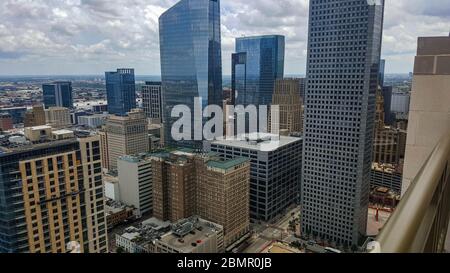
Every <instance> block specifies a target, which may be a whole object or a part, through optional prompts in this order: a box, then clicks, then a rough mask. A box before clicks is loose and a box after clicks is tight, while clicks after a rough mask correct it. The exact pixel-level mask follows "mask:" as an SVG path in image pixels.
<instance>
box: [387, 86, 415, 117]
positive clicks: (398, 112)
mask: <svg viewBox="0 0 450 273" xmlns="http://www.w3.org/2000/svg"><path fill="white" fill-rule="evenodd" d="M410 103H411V93H410V92H404V91H394V92H392V100H391V112H392V113H393V115H394V116H395V119H408V115H409V106H410Z"/></svg>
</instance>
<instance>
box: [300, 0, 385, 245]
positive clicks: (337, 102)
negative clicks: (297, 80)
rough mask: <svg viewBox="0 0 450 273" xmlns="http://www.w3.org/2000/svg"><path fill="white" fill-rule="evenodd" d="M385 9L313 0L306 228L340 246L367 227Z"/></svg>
mask: <svg viewBox="0 0 450 273" xmlns="http://www.w3.org/2000/svg"><path fill="white" fill-rule="evenodd" d="M372 2H373V3H372ZM383 15H384V1H383V0H381V1H367V0H310V5H309V41H308V43H309V46H308V64H307V81H308V82H307V91H306V106H305V107H306V109H305V114H306V115H305V127H304V131H305V133H304V153H303V174H302V191H301V192H302V196H301V199H302V213H301V229H302V232H303V233H305V234H310V235H313V236H316V237H319V238H321V239H324V240H327V241H330V242H334V243H336V244H337V245H348V246H349V245H357V244H358V243H360V239H361V238H362V236H363V235H365V233H366V226H367V213H368V211H367V210H368V202H369V184H370V177H369V176H370V169H371V162H372V141H373V134H374V132H373V130H374V119H375V117H374V115H375V94H376V90H377V86H378V73H379V68H380V51H381V38H382V26H383Z"/></svg>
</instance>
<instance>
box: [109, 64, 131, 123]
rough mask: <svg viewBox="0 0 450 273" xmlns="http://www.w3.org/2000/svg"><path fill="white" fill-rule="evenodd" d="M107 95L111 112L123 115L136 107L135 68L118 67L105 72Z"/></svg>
mask: <svg viewBox="0 0 450 273" xmlns="http://www.w3.org/2000/svg"><path fill="white" fill-rule="evenodd" d="M105 78H106V95H107V100H108V111H109V113H110V114H114V115H118V116H123V115H126V113H128V112H130V111H131V109H134V108H136V86H135V80H134V69H130V68H123V69H117V71H116V72H105Z"/></svg>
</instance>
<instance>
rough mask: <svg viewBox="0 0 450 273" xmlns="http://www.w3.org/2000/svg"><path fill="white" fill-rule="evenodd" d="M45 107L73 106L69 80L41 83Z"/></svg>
mask: <svg viewBox="0 0 450 273" xmlns="http://www.w3.org/2000/svg"><path fill="white" fill-rule="evenodd" d="M42 91H43V96H44V105H45V108H49V107H66V108H73V95H72V83H71V82H54V83H48V84H43V85H42Z"/></svg>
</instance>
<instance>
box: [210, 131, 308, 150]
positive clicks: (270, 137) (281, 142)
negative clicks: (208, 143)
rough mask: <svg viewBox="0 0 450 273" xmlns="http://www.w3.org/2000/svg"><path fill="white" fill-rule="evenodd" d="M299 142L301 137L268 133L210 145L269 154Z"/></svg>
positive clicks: (249, 135) (214, 142)
mask: <svg viewBox="0 0 450 273" xmlns="http://www.w3.org/2000/svg"><path fill="white" fill-rule="evenodd" d="M300 140H302V138H301V137H289V136H278V135H274V134H269V133H251V134H248V135H240V136H237V137H235V138H226V139H224V138H222V139H219V140H216V141H213V142H212V144H215V145H223V146H228V147H235V148H242V149H248V150H255V151H267V152H270V151H275V150H277V149H279V148H282V147H283V146H286V145H289V144H292V143H295V142H297V141H300Z"/></svg>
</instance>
